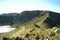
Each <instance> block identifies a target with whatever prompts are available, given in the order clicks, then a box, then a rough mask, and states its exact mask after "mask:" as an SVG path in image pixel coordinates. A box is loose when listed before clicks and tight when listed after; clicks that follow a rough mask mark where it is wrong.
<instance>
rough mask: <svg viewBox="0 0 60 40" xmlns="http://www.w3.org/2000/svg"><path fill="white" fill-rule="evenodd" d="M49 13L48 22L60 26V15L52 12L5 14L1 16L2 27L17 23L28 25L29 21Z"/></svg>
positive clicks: (0, 23) (38, 11)
mask: <svg viewBox="0 0 60 40" xmlns="http://www.w3.org/2000/svg"><path fill="white" fill-rule="evenodd" d="M46 12H48V13H47V15H48V16H49V17H48V18H46V20H45V21H46V22H47V23H48V24H49V25H50V24H51V23H52V24H51V25H52V26H54V25H60V13H57V12H52V11H40V10H35V11H23V12H21V13H8V14H6V13H4V14H1V15H0V25H12V24H15V23H17V24H18V23H20V24H21V23H22V24H23V23H28V22H29V21H31V20H33V19H35V18H36V17H40V18H41V17H42V16H44V15H45V14H46Z"/></svg>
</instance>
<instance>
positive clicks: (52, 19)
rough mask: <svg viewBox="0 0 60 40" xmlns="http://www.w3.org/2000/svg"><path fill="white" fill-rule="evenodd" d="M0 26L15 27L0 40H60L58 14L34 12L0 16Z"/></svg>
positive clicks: (3, 34)
mask: <svg viewBox="0 0 60 40" xmlns="http://www.w3.org/2000/svg"><path fill="white" fill-rule="evenodd" d="M0 25H13V26H14V25H15V26H16V25H17V26H16V27H17V28H16V29H15V30H13V31H10V32H7V33H2V34H0V40H2V39H3V40H60V13H57V12H52V11H43V10H41V11H40V10H34V11H23V12H21V13H9V14H1V15H0Z"/></svg>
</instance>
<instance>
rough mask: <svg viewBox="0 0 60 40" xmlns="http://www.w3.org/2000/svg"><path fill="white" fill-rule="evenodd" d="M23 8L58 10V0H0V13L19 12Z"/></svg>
mask: <svg viewBox="0 0 60 40" xmlns="http://www.w3.org/2000/svg"><path fill="white" fill-rule="evenodd" d="M24 10H50V11H55V12H60V11H59V10H60V0H0V13H9V12H18V13H19V12H21V11H24Z"/></svg>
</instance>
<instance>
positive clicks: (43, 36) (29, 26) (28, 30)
mask: <svg viewBox="0 0 60 40" xmlns="http://www.w3.org/2000/svg"><path fill="white" fill-rule="evenodd" d="M45 17H46V15H45V16H43V17H41V18H40V17H36V18H35V19H32V20H31V21H30V22H26V24H24V25H22V26H21V27H19V28H17V29H16V30H13V31H11V32H8V33H5V34H1V36H0V39H1V37H7V38H11V39H12V40H13V38H16V37H17V36H18V37H20V38H22V39H24V40H29V39H30V40H37V37H39V39H40V40H47V39H50V40H60V33H58V32H56V33H55V35H54V36H52V37H50V33H51V32H53V31H54V30H55V29H53V28H48V25H47V23H46V22H42V23H41V21H42V20H43V19H44V18H45ZM35 24H37V25H38V26H39V27H40V28H39V27H36V26H35ZM58 29H59V28H58ZM27 34H28V35H29V36H26V35H27Z"/></svg>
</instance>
